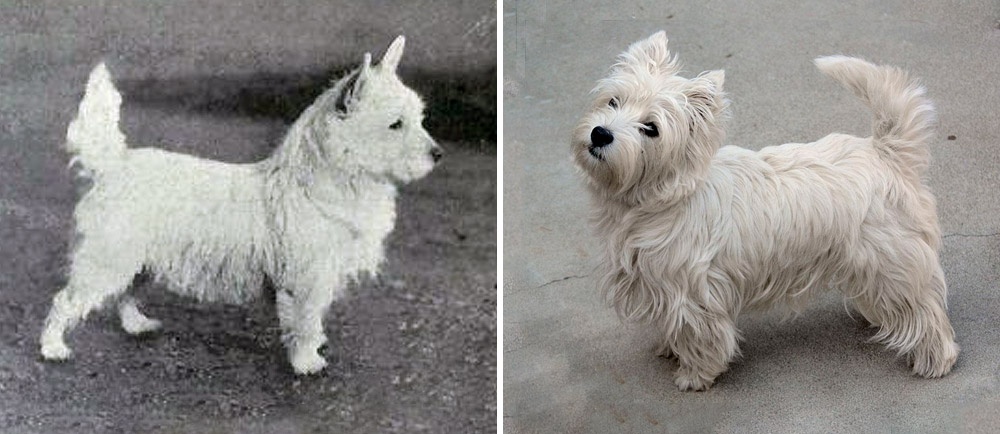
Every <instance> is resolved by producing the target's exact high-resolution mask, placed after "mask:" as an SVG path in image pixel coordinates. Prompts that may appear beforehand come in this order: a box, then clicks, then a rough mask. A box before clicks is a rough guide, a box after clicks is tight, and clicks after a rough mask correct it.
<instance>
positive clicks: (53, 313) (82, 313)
mask: <svg viewBox="0 0 1000 434" xmlns="http://www.w3.org/2000/svg"><path fill="white" fill-rule="evenodd" d="M105 252H106V251H105V250H103V249H101V248H99V247H97V246H94V245H92V244H91V243H88V242H87V241H86V240H85V241H84V242H83V243H82V244H81V245H80V246H79V248H77V250H76V251H75V253H74V254H73V262H72V267H71V270H70V276H69V282H68V283H67V284H66V287H65V288H63V289H62V290H61V291H59V293H57V294H56V295H55V297H54V298H53V300H52V309H51V310H50V311H49V316H48V317H47V318H46V319H45V329H44V330H43V331H42V336H41V339H40V341H41V342H40V343H41V353H42V357H44V358H45V359H48V360H64V359H67V358H69V356H70V353H71V352H70V349H69V347H68V346H66V342H65V341H64V340H63V335H64V334H65V333H66V331H68V330H70V329H72V328H73V327H74V326H76V324H77V323H79V322H80V321H81V320H83V319H85V318H86V317H87V315H88V314H89V313H90V312H91V311H92V310H94V309H96V308H98V307H100V306H101V305H102V304H103V303H104V302H105V301H107V300H109V299H111V298H114V297H116V296H119V295H121V294H122V293H124V292H125V290H126V289H127V288H128V285H129V283H130V282H131V281H132V278H133V277H135V273H136V272H138V270H139V268H140V267H139V264H138V263H129V262H126V261H116V258H123V256H120V255H116V256H108V255H106V254H105Z"/></svg>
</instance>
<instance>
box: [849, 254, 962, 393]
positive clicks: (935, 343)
mask: <svg viewBox="0 0 1000 434" xmlns="http://www.w3.org/2000/svg"><path fill="white" fill-rule="evenodd" d="M892 244H893V245H892V246H887V247H889V248H887V249H885V250H884V251H889V252H893V254H892V256H891V257H888V256H886V255H882V256H881V257H880V258H879V260H878V261H876V262H877V264H874V265H875V266H874V267H872V268H870V269H869V270H868V272H867V273H864V275H867V276H868V277H867V278H864V279H862V278H858V277H856V278H855V279H854V281H855V283H856V284H859V285H860V286H859V287H857V288H855V290H856V291H860V292H858V293H857V294H856V295H854V297H855V303H856V304H857V307H858V310H860V311H861V313H862V314H863V315H864V316H865V317H866V318H868V320H869V321H871V322H872V324H874V325H877V326H879V331H878V333H876V334H875V336H874V337H873V338H872V339H873V340H875V341H879V342H882V343H884V344H885V345H886V346H888V347H889V348H891V349H894V350H897V351H898V352H899V353H900V354H906V355H907V357H908V359H909V362H910V363H911V364H912V366H913V373H914V374H917V375H920V376H923V377H927V378H935V377H941V376H943V375H945V374H947V373H948V372H949V371H951V367H952V365H954V364H955V360H956V359H957V358H958V351H959V348H958V345H957V344H956V343H955V331H954V330H953V329H952V327H951V323H950V322H949V320H948V313H947V287H946V286H945V281H944V272H943V271H942V270H941V266H940V264H938V258H937V255H936V254H935V253H934V250H933V249H932V248H931V247H930V246H929V245H928V244H927V243H926V242H924V241H923V240H922V239H918V238H916V237H913V238H900V239H897V240H896V241H894V242H893V243H892Z"/></svg>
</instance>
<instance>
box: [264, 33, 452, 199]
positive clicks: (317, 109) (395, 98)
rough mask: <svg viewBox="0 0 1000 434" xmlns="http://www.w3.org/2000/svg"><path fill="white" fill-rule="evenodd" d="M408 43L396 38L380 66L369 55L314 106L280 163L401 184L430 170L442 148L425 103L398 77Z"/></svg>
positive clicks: (297, 126)
mask: <svg viewBox="0 0 1000 434" xmlns="http://www.w3.org/2000/svg"><path fill="white" fill-rule="evenodd" d="M404 43H405V40H404V38H403V37H402V36H399V37H398V38H396V40H395V41H393V43H392V44H391V45H390V46H389V49H388V50H386V53H385V55H384V56H383V57H382V60H381V61H379V62H378V63H377V64H374V65H373V64H372V57H371V54H368V53H366V54H365V56H364V61H363V62H362V64H361V66H360V67H359V68H357V69H355V70H354V71H351V72H350V73H348V74H347V75H345V76H344V77H342V78H341V79H339V80H338V81H337V82H336V83H335V84H334V85H333V86H332V87H331V88H330V89H328V90H327V91H326V92H324V93H323V94H322V95H321V96H320V97H319V98H318V99H317V100H316V102H314V103H313V104H312V105H311V106H309V108H307V109H306V111H305V112H304V113H303V114H302V116H301V117H300V118H299V120H298V121H296V123H295V124H294V125H293V126H292V128H291V129H290V130H289V132H288V134H287V136H286V138H285V141H284V143H283V145H282V149H280V150H279V151H278V152H279V155H280V156H279V158H278V161H279V164H281V165H285V166H293V167H295V168H296V170H307V171H311V172H313V173H314V174H315V172H316V171H317V170H336V171H338V172H340V173H346V174H348V175H352V176H368V177H375V178H381V179H386V180H391V181H396V182H407V181H411V180H414V179H417V178H420V177H422V176H424V175H426V174H427V173H428V172H430V170H431V169H432V168H433V167H434V162H435V160H436V159H437V158H438V157H440V155H441V151H440V148H439V147H438V146H437V144H436V143H435V142H434V140H433V139H432V138H431V136H430V134H428V133H427V131H426V130H424V128H423V126H422V123H423V119H424V114H423V112H424V102H423V101H422V100H421V98H420V96H419V95H417V93H416V92H414V91H413V90H412V89H410V88H408V87H406V85H404V84H403V82H402V81H401V80H400V79H399V77H398V76H397V75H396V68H397V66H398V65H399V60H400V58H401V57H402V55H403V46H404Z"/></svg>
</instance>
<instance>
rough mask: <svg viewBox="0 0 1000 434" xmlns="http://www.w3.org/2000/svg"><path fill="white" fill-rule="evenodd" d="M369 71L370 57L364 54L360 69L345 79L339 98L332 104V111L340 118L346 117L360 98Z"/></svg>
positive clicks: (368, 54)
mask: <svg viewBox="0 0 1000 434" xmlns="http://www.w3.org/2000/svg"><path fill="white" fill-rule="evenodd" d="M371 69H372V55H371V53H365V60H364V61H363V62H362V63H361V69H359V70H358V71H357V72H356V73H354V74H352V75H351V76H350V77H349V78H348V79H347V83H345V84H344V89H343V90H342V91H341V92H340V96H339V97H337V101H336V102H335V103H334V104H335V105H334V109H335V110H336V111H337V113H338V116H339V117H340V118H345V117H347V113H348V112H350V111H351V107H352V106H353V105H354V104H355V103H357V101H358V99H360V98H361V89H362V88H363V87H364V85H365V82H366V81H367V80H368V76H369V75H370V74H371Z"/></svg>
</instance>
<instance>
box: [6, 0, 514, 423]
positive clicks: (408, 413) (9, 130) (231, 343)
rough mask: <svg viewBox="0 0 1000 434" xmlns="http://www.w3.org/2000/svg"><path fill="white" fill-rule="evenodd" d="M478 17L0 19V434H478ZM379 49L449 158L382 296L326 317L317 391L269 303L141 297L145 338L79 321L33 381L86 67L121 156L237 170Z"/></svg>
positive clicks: (488, 217)
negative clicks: (114, 97) (112, 119)
mask: <svg viewBox="0 0 1000 434" xmlns="http://www.w3.org/2000/svg"><path fill="white" fill-rule="evenodd" d="M337 3H341V4H337ZM495 17H496V6H495V4H491V2H488V1H472V2H466V1H443V2H432V1H411V2H395V3H393V2H382V3H379V4H378V5H371V4H364V3H359V2H320V1H313V2H271V1H263V0H257V1H241V2H228V1H210V2H203V1H199V2H195V1H187V2H167V1H156V2H146V1H135V2H92V1H88V0H72V1H41V2H35V1H20V2H3V3H2V4H0V433H58V432H67V433H69V432H73V433H91V432H128V433H137V432H169V433H174V432H177V433H189V432H191V433H193V432H210V433H299V432H317V433H319V432H405V433H411V432H428V433H443V432H457V433H471V432H494V431H495V429H496V411H497V408H496V399H495V397H496V387H497V386H496V377H497V373H496V348H497V347H496V329H497V327H496V308H497V304H496V294H497V287H496V282H497V275H496V261H497V257H496V239H497V237H496V228H497V222H496V213H497V208H496V203H497V201H496V191H497V190H496V189H497V185H496V179H497V171H496V167H497V164H496V163H497V159H496V154H495V147H496V134H495V132H496V120H495V119H496V109H495V108H496V47H497V42H496V18H495ZM397 34H405V35H406V36H407V47H406V52H405V54H404V57H403V61H402V64H401V69H400V73H401V75H402V77H403V80H404V81H405V82H407V83H410V84H411V85H412V86H413V87H414V88H416V89H417V90H418V91H420V92H421V93H422V94H424V95H425V97H426V99H427V100H428V102H429V108H428V119H427V126H428V128H429V129H430V130H431V133H432V134H433V135H435V137H437V138H438V139H439V141H441V143H442V145H443V146H444V147H445V148H446V150H447V153H448V154H447V155H446V157H445V159H444V160H443V161H442V163H441V164H440V165H439V167H438V168H437V169H435V171H434V172H433V173H432V174H431V175H430V176H428V177H427V178H425V179H423V180H420V181H418V182H415V183H413V184H410V185H408V186H406V187H404V188H403V189H402V192H401V195H400V199H399V210H398V214H399V222H398V224H397V228H396V230H395V231H394V233H393V234H392V235H391V237H390V239H389V240H388V242H387V251H388V256H389V258H388V263H387V264H386V266H385V267H384V269H383V272H384V275H383V277H382V278H381V279H380V280H378V281H374V280H368V281H363V282H360V283H359V284H358V285H355V286H353V287H352V288H351V289H350V296H348V297H347V298H346V299H344V300H343V301H342V302H339V303H337V304H336V305H335V306H334V308H333V309H332V311H331V312H330V314H329V315H328V317H327V333H328V335H329V336H330V338H331V339H330V341H331V343H330V344H329V346H328V348H326V349H325V356H326V357H327V359H328V361H329V362H330V366H329V368H328V369H327V370H325V371H324V372H323V373H322V374H320V375H318V376H312V377H296V376H295V375H293V374H292V372H291V369H290V367H289V366H288V364H287V361H286V360H285V357H284V350H283V348H282V347H281V343H280V342H279V332H278V329H277V320H276V318H275V313H274V307H273V304H271V303H269V302H266V301H261V302H259V303H257V304H254V305H251V306H248V307H233V306H222V305H203V304H197V303H195V302H193V301H191V300H188V299H184V298H180V297H176V296H172V295H169V294H165V293H164V292H163V291H162V288H161V287H158V286H156V285H153V284H150V283H149V282H148V281H144V280H142V279H139V280H137V282H136V283H135V286H136V290H137V292H138V294H139V297H140V299H141V300H143V302H144V304H145V305H146V309H147V310H148V311H149V313H150V314H151V316H154V317H157V318H159V319H161V320H163V323H164V329H163V330H162V331H161V332H159V333H155V334H152V335H150V336H149V337H146V338H142V339H136V338H132V337H129V336H127V335H126V334H124V333H123V332H122V331H121V330H120V327H119V326H118V323H117V319H116V318H115V317H114V316H113V315H111V314H110V313H98V314H95V315H93V316H91V317H90V318H89V319H88V320H87V321H86V322H85V323H83V324H82V325H81V326H79V327H78V328H77V329H76V330H75V331H74V332H73V333H72V334H71V335H70V336H69V342H70V344H71V346H72V347H73V349H74V351H75V354H74V356H75V358H74V360H72V361H70V362H67V363H62V364H53V363H44V362H41V361H40V360H39V356H38V347H37V340H38V334H39V332H40V331H41V327H42V323H43V321H44V317H45V314H46V313H47V311H48V308H49V305H50V300H51V297H52V295H53V294H54V293H55V292H56V290H58V289H59V288H60V287H61V286H62V285H63V284H64V283H65V268H66V266H67V260H66V259H67V249H68V245H69V243H70V241H71V238H72V232H71V224H72V220H71V215H72V214H71V213H72V209H73V205H74V203H75V200H76V192H75V186H76V185H77V183H76V182H74V180H73V179H72V178H71V176H70V173H69V171H68V170H67V168H66V165H67V163H68V156H67V155H66V154H65V153H64V152H63V151H62V150H61V149H60V147H61V143H62V141H63V137H64V134H65V130H66V126H67V124H68V122H69V121H70V119H71V118H72V116H73V114H74V112H75V110H76V107H77V104H78V102H79V100H80V97H81V96H82V92H83V87H84V83H85V80H86V76H87V73H88V72H89V70H90V69H91V67H92V66H93V65H94V64H95V63H96V62H97V60H98V59H102V58H103V59H105V60H106V61H107V62H108V64H109V65H110V68H111V71H112V74H113V75H114V76H115V79H116V81H117V82H118V83H119V85H120V87H121V89H122V90H123V93H124V95H125V105H124V108H123V111H124V124H125V126H124V130H125V132H126V134H127V136H128V137H129V140H130V142H131V143H135V144H146V145H155V146H158V147H161V148H165V149H169V150H173V151H178V152H185V153H189V154H194V155H198V156H201V157H205V158H212V159H216V160H221V161H229V162H249V161H255V160H258V159H261V158H263V157H264V156H266V155H267V154H268V153H269V152H270V150H271V149H272V148H273V147H274V146H275V144H276V143H277V142H278V140H279V139H280V137H281V135H282V134H283V131H284V129H285V128H286V127H287V125H288V124H289V123H290V122H291V120H292V119H294V118H295V117H296V116H297V115H298V113H299V112H301V110H302V109H304V108H305V107H306V105H308V104H309V102H311V100H312V98H314V97H315V96H316V95H318V94H319V93H320V92H321V91H322V90H323V88H324V87H325V86H326V85H328V83H329V82H330V80H331V79H333V78H334V77H335V75H336V71H341V70H343V69H345V68H348V67H350V66H353V65H355V64H357V62H359V61H360V60H361V58H362V55H363V53H364V52H365V51H372V52H374V53H375V54H376V58H377V56H379V55H380V54H381V52H382V51H384V50H385V47H386V46H387V45H388V43H389V42H390V41H391V40H392V39H393V38H394V37H395V36H396V35H397Z"/></svg>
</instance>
